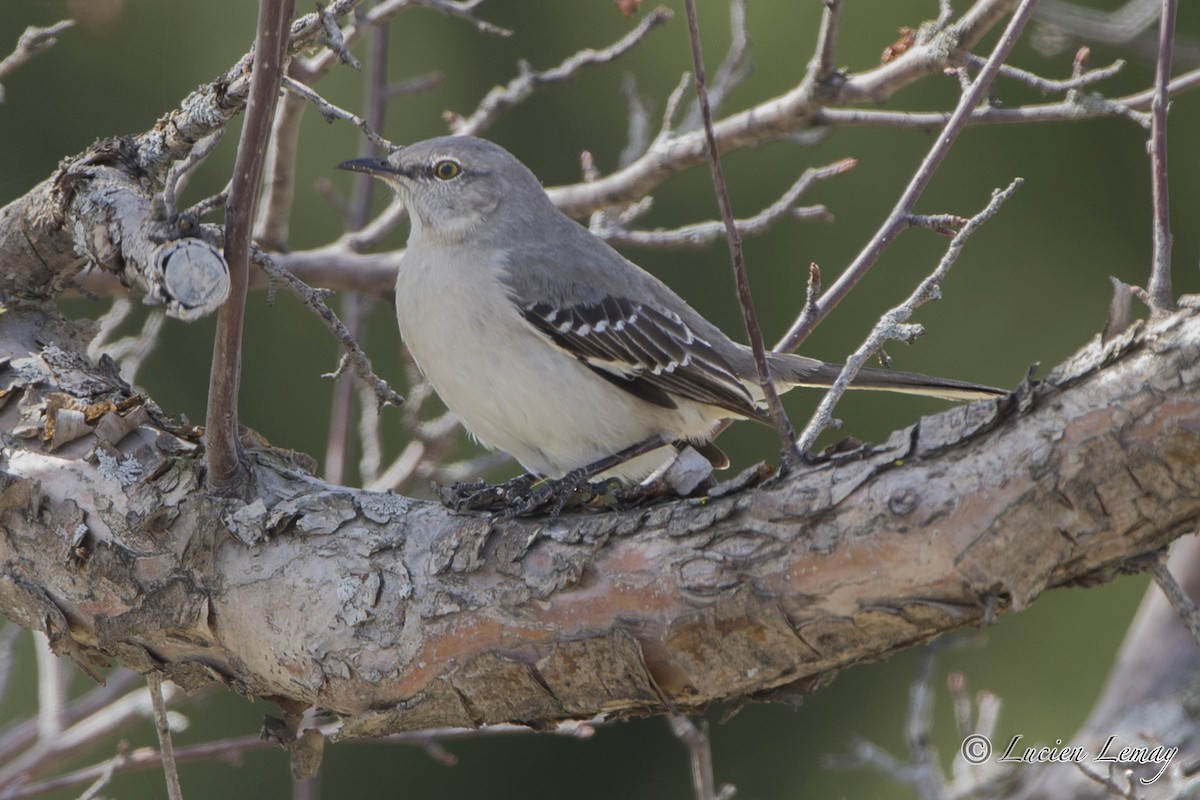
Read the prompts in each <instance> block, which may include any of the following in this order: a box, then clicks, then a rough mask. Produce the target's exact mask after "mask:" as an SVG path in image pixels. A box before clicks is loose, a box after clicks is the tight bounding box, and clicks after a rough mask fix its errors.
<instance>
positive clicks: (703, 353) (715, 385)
mask: <svg viewBox="0 0 1200 800" xmlns="http://www.w3.org/2000/svg"><path fill="white" fill-rule="evenodd" d="M513 302H514V303H515V304H516V305H517V308H518V309H519V310H520V312H521V314H522V315H523V316H524V317H525V319H526V320H528V321H529V323H530V324H532V325H533V326H534V327H535V328H537V329H538V330H539V331H541V332H542V333H544V334H545V335H546V336H547V337H548V338H549V339H550V341H551V342H552V343H553V344H554V345H555V346H556V347H558V348H559V349H561V350H563V351H564V352H566V353H567V354H569V355H571V356H573V357H574V358H577V359H579V360H580V361H582V362H583V363H585V364H587V365H588V366H589V367H591V368H592V369H593V370H594V371H595V372H596V373H598V374H599V375H601V376H602V377H604V378H606V379H607V380H609V381H611V382H612V383H614V384H616V385H618V386H620V387H621V388H623V389H626V390H627V391H630V392H632V393H634V394H636V395H638V396H639V397H641V398H642V399H644V400H647V401H648V402H651V403H655V404H656V405H660V406H664V407H666V408H674V407H675V406H676V404H675V401H674V400H673V399H672V398H673V397H684V398H687V399H688V400H693V401H695V402H698V403H705V404H707V405H713V406H718V407H720V408H724V409H726V410H728V411H731V412H733V413H734V414H737V415H739V416H743V417H749V418H752V419H759V420H764V421H765V419H766V417H765V414H764V412H763V410H762V408H761V407H760V406H759V405H758V404H757V403H756V402H755V401H754V397H753V396H752V395H751V394H750V392H749V390H748V389H747V387H746V384H745V383H744V382H743V381H742V380H741V379H740V378H739V377H738V375H737V373H736V372H735V371H734V369H733V367H731V366H730V364H729V362H728V361H727V360H726V359H725V358H724V357H722V356H721V354H720V353H718V352H717V351H716V350H715V349H714V348H713V346H712V345H711V344H710V343H709V342H708V341H706V340H705V339H703V338H701V337H700V336H699V335H697V334H696V332H695V331H693V330H692V329H691V328H690V327H689V326H688V325H687V323H686V322H685V321H684V320H683V318H682V317H680V315H679V314H677V313H675V312H673V311H670V310H667V309H663V308H659V307H656V306H654V305H651V304H649V303H644V302H638V301H636V300H630V299H628V298H625V297H615V296H611V295H609V296H605V297H603V298H601V299H599V300H596V301H594V302H586V303H575V304H562V305H556V304H552V303H547V302H522V301H521V299H520V298H518V297H515V296H514V297H513Z"/></svg>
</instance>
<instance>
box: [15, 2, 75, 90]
mask: <svg viewBox="0 0 1200 800" xmlns="http://www.w3.org/2000/svg"><path fill="white" fill-rule="evenodd" d="M74 25H75V20H73V19H64V20H60V21H59V22H56V23H54V24H53V25H50V26H49V27H46V28H38V27H36V26H33V25H30V26H29V27H28V28H26V29H25V32H24V33H22V34H21V37H20V38H19V39H17V46H16V48H14V49H13V51H12V52H11V53H9V54H8V55H7V56H5V57H4V59H3V60H0V80H4V78H5V77H7V76H8V75H9V74H10V73H12V72H13V71H14V70H15V69H16V68H17V67H19V66H21V65H22V64H24V63H25V62H26V61H28V60H29V59H31V58H33V57H34V56H36V55H37V54H38V53H40V52H42V51H43V50H46V49H47V48H50V47H52V46H54V45H55V44H56V43H57V42H58V37H59V36H60V35H62V34H63V33H64V32H65V31H67V30H68V29H70V28H71V27H73V26H74ZM3 102H4V87H3V86H0V103H3Z"/></svg>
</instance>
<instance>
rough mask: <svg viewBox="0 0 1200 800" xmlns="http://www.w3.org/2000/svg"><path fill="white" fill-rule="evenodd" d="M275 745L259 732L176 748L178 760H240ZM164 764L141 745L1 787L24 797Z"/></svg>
mask: <svg viewBox="0 0 1200 800" xmlns="http://www.w3.org/2000/svg"><path fill="white" fill-rule="evenodd" d="M269 747H276V744H275V743H274V742H268V741H265V740H263V739H262V737H260V736H257V735H255V736H242V737H238V738H234V739H222V740H220V741H216V742H205V743H204V744H197V745H191V746H189V747H181V748H179V749H178V750H176V751H175V761H176V762H179V763H182V762H184V761H199V760H205V759H223V760H226V761H234V762H236V761H239V760H241V757H242V755H243V754H244V753H248V752H251V751H254V750H264V749H266V748H269ZM161 764H162V754H161V753H160V752H159V751H158V750H155V749H154V748H153V747H139V748H136V749H135V750H132V751H130V752H129V753H127V754H126V755H125V756H124V757H122V756H121V754H120V752H118V754H117V756H115V757H114V758H111V759H107V760H106V761H103V762H101V763H99V764H94V765H92V766H89V767H83V768H82V769H79V770H76V771H75V772H70V773H67V774H66V775H60V776H58V777H56V778H51V779H49V780H46V781H42V782H41V783H30V784H26V785H24V786H13V787H6V788H5V789H4V790H0V797H2V798H4V800H25V799H26V798H30V797H37V796H39V795H44V794H49V793H50V792H54V791H59V790H61V789H68V788H70V787H72V786H78V785H79V784H81V783H89V782H92V781H96V782H97V783H98V782H99V779H100V778H101V777H103V776H104V774H105V773H109V772H111V773H115V772H121V771H130V772H132V771H134V770H141V769H151V768H153V767H158V766H160V765H161Z"/></svg>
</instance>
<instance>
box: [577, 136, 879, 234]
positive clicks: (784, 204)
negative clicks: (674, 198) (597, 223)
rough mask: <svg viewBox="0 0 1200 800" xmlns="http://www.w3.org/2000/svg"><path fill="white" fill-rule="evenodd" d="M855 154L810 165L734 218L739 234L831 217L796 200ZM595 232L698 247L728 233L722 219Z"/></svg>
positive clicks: (846, 166)
mask: <svg viewBox="0 0 1200 800" xmlns="http://www.w3.org/2000/svg"><path fill="white" fill-rule="evenodd" d="M856 163H857V162H856V161H855V160H854V159H853V158H845V159H842V160H841V161H836V162H834V163H832V164H829V165H828V166H824V167H810V168H809V169H806V170H805V171H804V173H803V174H802V175H801V176H800V177H799V178H798V179H797V180H796V182H795V183H793V184H792V185H791V187H789V188H788V190H787V191H786V192H784V193H783V195H781V196H780V198H779V199H778V200H776V201H775V202H774V203H772V204H771V205H769V206H767V207H766V208H764V209H763V210H762V211H760V212H758V213H757V214H755V215H754V216H752V217H747V218H745V219H739V220H734V225H735V226H736V228H737V231H738V233H739V234H741V235H743V236H750V235H754V234H759V233H763V232H764V231H767V230H769V229H770V228H772V227H773V226H774V225H775V224H776V223H777V222H779V221H781V220H783V219H789V218H790V219H819V220H822V221H829V220H831V219H832V216H831V215H830V214H829V211H828V210H827V209H826V208H825V206H808V207H802V208H798V207H796V205H795V204H796V201H797V200H799V199H800V197H801V196H802V195H803V194H804V193H805V192H806V191H808V189H809V187H811V186H812V184H813V183H815V182H816V181H819V180H824V179H826V178H831V177H833V176H834V175H840V174H842V173H843V172H846V171H848V170H850V169H851V168H853V167H854V165H855V164H856ZM592 232H593V233H595V234H596V235H597V236H600V237H601V238H603V239H605V240H606V241H608V242H609V243H610V244H627V245H640V246H643V247H699V246H701V245H705V244H708V243H710V242H713V241H715V240H717V239H718V238H720V237H722V236H724V235H725V226H724V224H723V223H721V222H698V223H695V224H693V225H684V226H682V227H679V228H675V229H673V230H653V231H638V230H629V229H628V228H625V227H624V226H622V225H619V224H607V225H603V226H602V227H598V228H597V227H594V228H592Z"/></svg>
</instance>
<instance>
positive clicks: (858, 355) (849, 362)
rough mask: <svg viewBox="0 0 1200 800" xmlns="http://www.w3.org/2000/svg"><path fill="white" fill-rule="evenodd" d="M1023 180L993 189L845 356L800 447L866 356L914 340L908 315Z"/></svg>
mask: <svg viewBox="0 0 1200 800" xmlns="http://www.w3.org/2000/svg"><path fill="white" fill-rule="evenodd" d="M1021 183H1022V181H1021V179H1020V178H1017V179H1016V180H1014V181H1013V182H1012V183H1010V184H1009V185H1008V187H1007V188H1006V189H1004V190H1003V191H997V192H995V193H993V195H992V199H991V201H990V202H989V203H988V204H987V206H986V207H984V209H983V210H982V211H980V212H979V213H978V214H976V215H975V216H973V217H971V218H970V219H969V220H967V222H966V224H965V225H963V226H962V229H961V230H959V232H958V233H957V234H955V236H954V238H953V239H952V240H951V241H950V245H949V246H948V247H947V248H946V253H945V255H943V256H942V259H941V261H940V262H939V263H938V265H937V268H936V269H934V271H933V272H932V273H930V274H929V275H928V276H927V277H926V278H925V280H923V281H921V283H920V284H919V285H918V286H917V288H916V289H915V290H914V291H913V293H912V294H911V295H909V297H908V299H907V300H905V301H904V302H903V303H901V304H900V305H898V306H896V307H895V308H893V309H892V310H891V311H888V312H887V313H886V314H884V315H883V317H882V318H880V320H879V322H878V323H877V324H876V325H875V327H874V329H873V330H872V331H871V334H870V335H869V336H868V337H867V339H866V341H864V342H863V344H862V345H861V346H860V347H859V348H858V349H857V350H855V351H854V353H853V354H851V356H850V357H849V358H847V359H846V366H845V367H843V368H842V372H841V374H840V375H838V377H837V380H835V381H834V383H833V386H831V387H830V388H829V391H828V392H826V393H825V396H824V397H822V398H821V402H820V404H819V405H818V406H817V410H816V411H815V412H814V413H813V415H812V418H811V419H809V421H808V424H807V425H806V426H805V427H804V431H803V432H802V433H801V434H800V442H799V445H800V447H801V448H803V449H804V450H808V449H810V448H811V447H812V446H813V445H814V444H815V443H816V441H817V437H818V436H820V435H821V432H822V431H824V430H825V429H826V428H828V427H830V426H831V425H832V421H833V409H834V406H835V405H837V401H838V400H839V399H841V396H842V395H843V394H844V393H845V391H846V389H847V388H848V387H849V385H850V382H851V381H852V380H853V379H854V376H855V375H857V374H858V371H859V370H860V369H862V367H863V366H864V365H865V364H866V362H867V360H868V359H869V358H870V357H871V356H872V355H873V354H874V353H875V352H877V351H878V350H879V348H880V347H882V346H883V344H884V343H885V342H886V341H888V340H890V339H901V340H905V341H911V340H912V339H913V338H915V337H916V336H918V335H920V333H921V326H920V325H910V324H908V319H909V318H910V317H911V316H912V314H913V312H914V311H916V310H917V308H918V307H919V306H921V305H922V304H924V303H925V302H927V301H929V300H933V299H936V298H938V297H939V296H940V289H939V284H940V283H941V281H942V279H943V278H944V277H945V275H946V273H947V272H948V271H949V269H950V267H951V266H952V265H953V264H954V262H955V260H956V259H957V258H958V254H959V253H960V252H961V251H962V248H963V246H964V245H966V242H967V239H968V238H969V237H970V236H971V234H972V233H974V232H975V230H976V229H978V228H979V226H980V225H982V224H983V223H985V222H987V220H989V219H991V218H992V216H994V215H995V213H996V212H997V211H999V210H1000V206H1001V205H1003V203H1004V201H1006V200H1007V199H1008V198H1009V197H1011V196H1012V194H1013V192H1015V191H1016V190H1017V189H1018V188H1020V186H1021ZM820 302H821V300H820V299H818V300H817V305H818V306H819V305H820Z"/></svg>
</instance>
